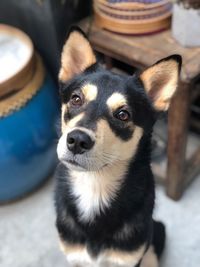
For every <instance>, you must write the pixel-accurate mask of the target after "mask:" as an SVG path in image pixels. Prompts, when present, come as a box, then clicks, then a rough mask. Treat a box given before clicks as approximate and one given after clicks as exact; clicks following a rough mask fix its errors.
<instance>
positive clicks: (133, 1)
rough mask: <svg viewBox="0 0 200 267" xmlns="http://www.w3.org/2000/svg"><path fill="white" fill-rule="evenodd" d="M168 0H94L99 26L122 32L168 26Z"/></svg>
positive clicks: (141, 32) (169, 11) (151, 29)
mask: <svg viewBox="0 0 200 267" xmlns="http://www.w3.org/2000/svg"><path fill="white" fill-rule="evenodd" d="M171 10H172V3H171V1H170V0H94V13H95V21H96V24H97V25H98V26H99V27H102V28H104V29H107V30H110V31H113V32H118V33H124V34H136V35H138V34H149V33H154V32H158V31H161V30H164V29H167V28H169V26H170V17H171Z"/></svg>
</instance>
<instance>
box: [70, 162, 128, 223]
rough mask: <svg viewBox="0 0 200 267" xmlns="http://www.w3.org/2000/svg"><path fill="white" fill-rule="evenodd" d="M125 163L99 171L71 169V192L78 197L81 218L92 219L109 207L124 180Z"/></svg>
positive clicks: (84, 219)
mask: <svg viewBox="0 0 200 267" xmlns="http://www.w3.org/2000/svg"><path fill="white" fill-rule="evenodd" d="M125 170H126V166H125V164H122V163H119V164H118V165H113V166H112V167H109V168H107V167H105V168H103V169H102V170H101V171H99V172H79V171H71V172H70V179H71V183H72V187H71V193H72V194H73V196H75V197H76V199H77V200H76V204H77V208H78V211H79V216H80V219H81V220H83V221H85V222H90V221H92V220H93V219H94V218H95V216H96V215H99V214H100V213H101V212H103V211H104V210H105V208H108V207H109V206H110V205H111V202H112V200H113V199H114V198H115V196H116V194H117V192H118V190H119V189H120V186H121V184H122V181H123V177H124V173H125Z"/></svg>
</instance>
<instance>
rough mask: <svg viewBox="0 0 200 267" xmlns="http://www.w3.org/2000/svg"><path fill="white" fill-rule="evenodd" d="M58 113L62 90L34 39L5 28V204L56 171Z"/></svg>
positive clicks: (1, 130) (0, 172) (0, 165)
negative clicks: (60, 91)
mask: <svg viewBox="0 0 200 267" xmlns="http://www.w3.org/2000/svg"><path fill="white" fill-rule="evenodd" d="M58 110H59V107H58V96H57V88H56V87H55V85H54V83H53V81H52V80H51V78H50V76H49V75H48V74H47V72H46V70H45V67H44V65H43V62H42V60H41V58H40V56H39V55H38V54H37V53H36V52H35V50H34V47H33V44H32V42H31V40H30V38H29V37H28V36H27V35H26V34H25V33H23V32H22V31H20V30H19V29H16V28H14V27H11V26H7V25H2V24H0V203H1V202H5V201H10V200H13V199H16V198H19V197H21V196H23V195H24V194H26V193H28V192H30V191H32V190H33V189H35V188H36V187H38V185H40V184H41V183H42V182H43V181H44V180H45V179H47V178H48V177H49V175H50V174H51V173H52V171H53V170H54V168H55V164H56V138H57V136H56V129H55V124H56V121H57V118H58V113H59V112H58Z"/></svg>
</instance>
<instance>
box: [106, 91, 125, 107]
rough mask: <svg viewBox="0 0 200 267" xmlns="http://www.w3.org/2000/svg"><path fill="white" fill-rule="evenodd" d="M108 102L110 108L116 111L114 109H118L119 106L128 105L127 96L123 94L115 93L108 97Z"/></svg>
mask: <svg viewBox="0 0 200 267" xmlns="http://www.w3.org/2000/svg"><path fill="white" fill-rule="evenodd" d="M106 104H107V105H108V107H109V109H111V110H112V111H114V110H116V109H118V108H119V107H122V106H124V105H127V101H126V98H125V97H124V96H123V95H122V94H120V93H113V94H112V95H111V96H110V97H109V98H108V99H107V101H106Z"/></svg>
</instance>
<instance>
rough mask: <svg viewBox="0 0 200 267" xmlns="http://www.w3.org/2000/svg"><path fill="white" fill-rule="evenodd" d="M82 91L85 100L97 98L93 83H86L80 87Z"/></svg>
mask: <svg viewBox="0 0 200 267" xmlns="http://www.w3.org/2000/svg"><path fill="white" fill-rule="evenodd" d="M81 90H82V93H83V95H84V97H85V99H86V100H87V101H93V100H95V99H96V98H97V93H98V89H97V87H96V85H94V84H90V83H89V84H86V85H84V86H83V87H82V88H81Z"/></svg>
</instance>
